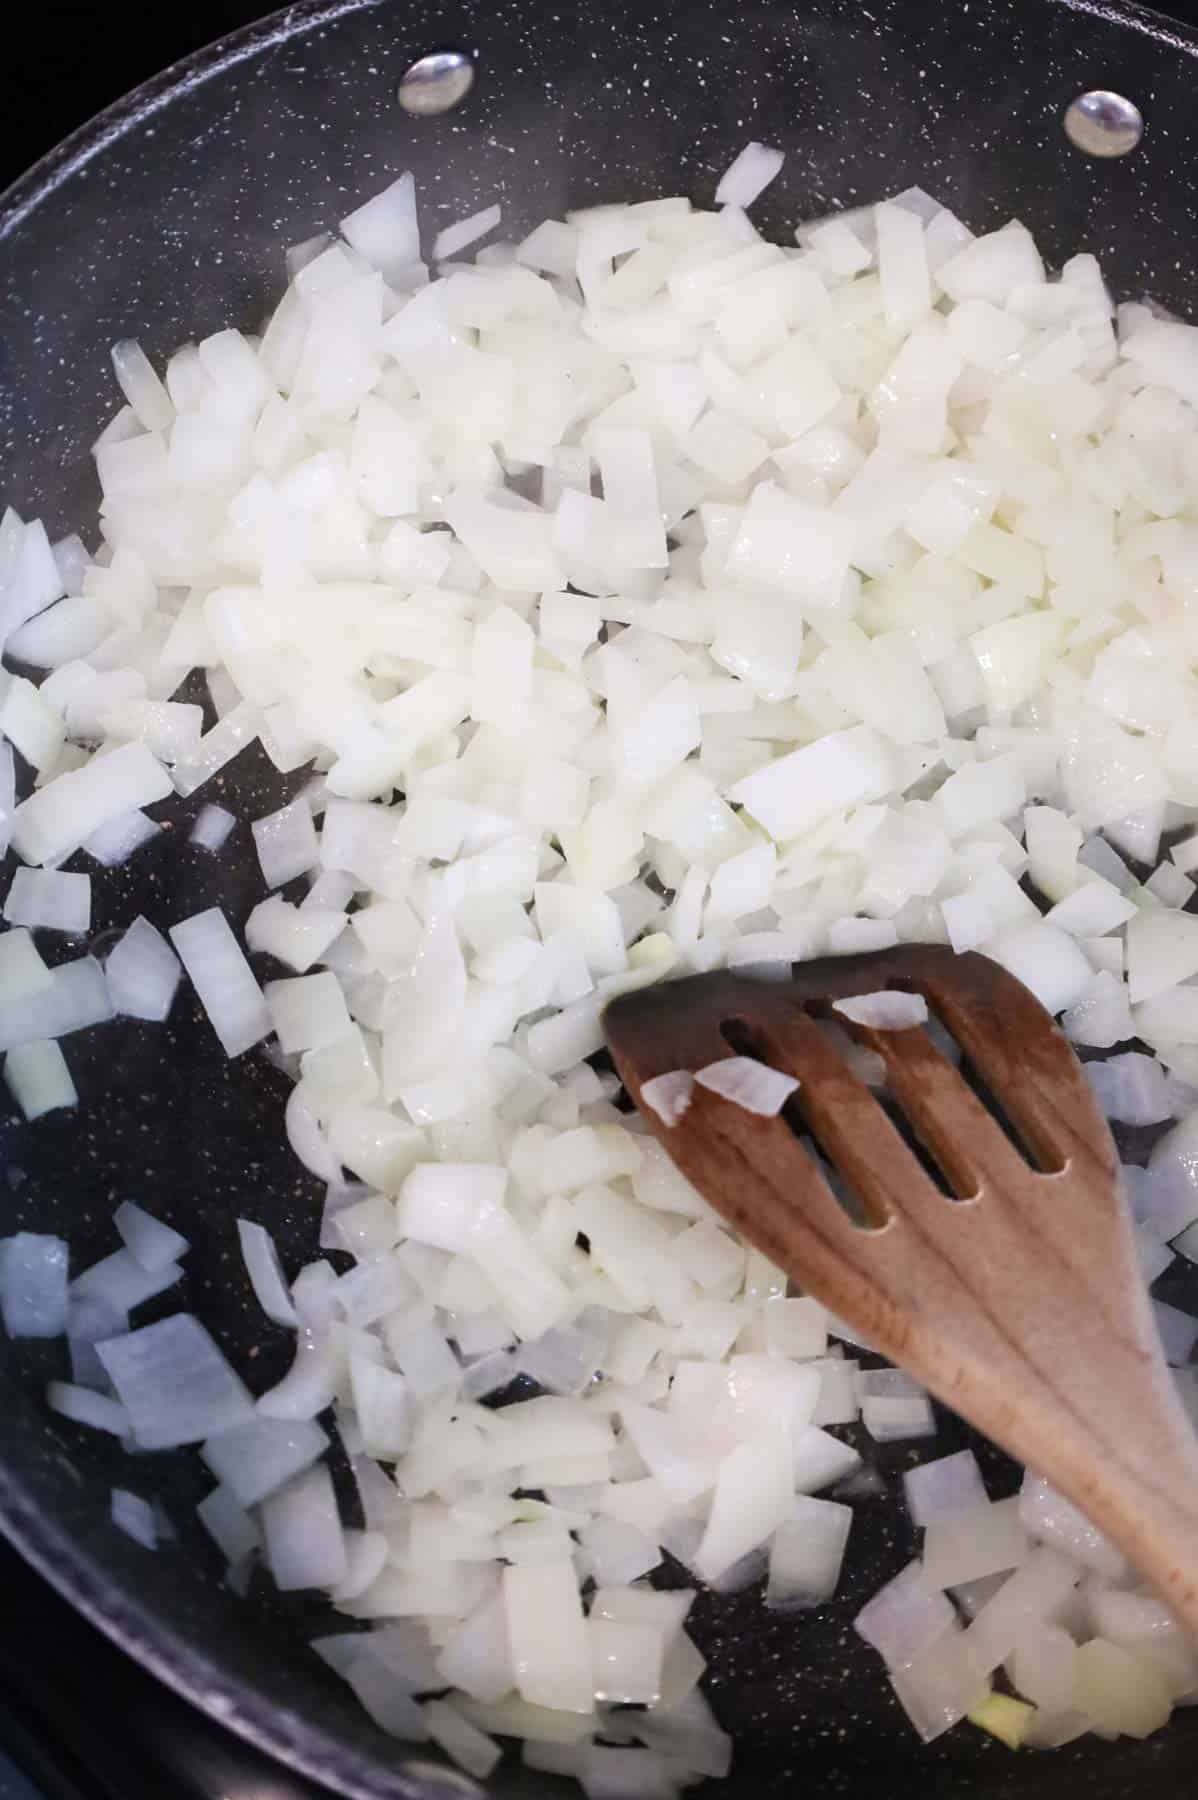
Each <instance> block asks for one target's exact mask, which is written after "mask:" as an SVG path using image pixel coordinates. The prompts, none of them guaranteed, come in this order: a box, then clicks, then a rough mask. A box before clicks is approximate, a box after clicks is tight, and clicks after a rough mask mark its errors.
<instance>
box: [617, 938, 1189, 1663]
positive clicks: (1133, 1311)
mask: <svg viewBox="0 0 1198 1800" xmlns="http://www.w3.org/2000/svg"><path fill="white" fill-rule="evenodd" d="M895 988H897V989H902V990H905V991H907V992H909V993H920V994H922V995H923V996H924V997H925V999H926V1001H927V1003H928V1007H929V1010H930V1012H931V1013H932V1014H933V1015H935V1016H936V1017H937V1018H938V1019H939V1020H940V1021H941V1023H942V1024H943V1025H944V1026H946V1027H947V1029H948V1031H949V1032H950V1033H951V1035H952V1037H953V1038H954V1039H955V1040H956V1042H957V1044H958V1045H959V1046H960V1048H961V1049H962V1050H963V1051H964V1054H965V1057H966V1058H967V1059H968V1062H969V1063H970V1064H972V1066H973V1069H974V1070H975V1071H976V1072H977V1074H978V1076H979V1077H980V1082H981V1084H984V1087H985V1089H986V1090H987V1091H988V1093H989V1094H990V1095H991V1096H993V1097H994V1099H995V1100H996V1101H997V1103H998V1107H999V1108H1000V1109H1001V1112H1002V1113H1003V1114H1004V1115H1005V1117H1006V1118H1007V1120H1008V1121H1010V1122H1011V1124H1012V1125H1013V1127H1014V1131H1015V1133H1016V1134H1017V1135H1018V1137H1019V1139H1020V1140H1021V1141H1022V1143H1023V1144H1024V1145H1026V1146H1027V1149H1028V1152H1030V1160H1029V1156H1028V1155H1025V1154H1024V1153H1023V1152H1022V1151H1021V1149H1020V1148H1019V1147H1018V1146H1017V1145H1016V1143H1015V1142H1014V1141H1013V1139H1012V1136H1011V1135H1008V1133H1007V1132H1006V1131H1004V1129H1003V1127H1002V1125H1001V1124H1000V1123H998V1121H997V1119H996V1117H995V1116H994V1115H993V1114H992V1113H991V1112H990V1111H989V1110H988V1109H987V1106H986V1105H985V1104H983V1101H982V1100H981V1099H980V1098H979V1096H978V1093H977V1092H975V1090H974V1088H973V1087H972V1086H970V1085H969V1084H968V1083H967V1081H966V1080H965V1078H964V1077H963V1075H962V1073H961V1072H960V1070H959V1069H958V1068H957V1066H956V1065H955V1064H954V1063H953V1061H952V1060H951V1059H950V1058H949V1057H948V1056H946V1055H944V1054H943V1053H942V1052H941V1051H940V1050H939V1049H938V1048H937V1047H936V1044H935V1043H934V1042H933V1041H932V1038H931V1037H930V1036H929V1034H928V1032H927V1031H926V1030H925V1029H923V1028H922V1027H915V1028H909V1029H906V1030H899V1031H893V1030H891V1031H884V1030H877V1029H870V1028H866V1027H862V1026H859V1025H853V1024H851V1023H850V1022H849V1021H848V1020H847V1019H845V1018H843V1017H842V1016H841V1015H839V1014H838V1013H836V1012H834V1011H833V1010H832V1003H833V1002H834V1001H836V1000H840V999H844V998H846V997H849V996H852V995H856V994H867V993H873V992H876V991H877V990H879V989H895ZM821 1019H822V1020H825V1021H826V1020H832V1021H834V1022H835V1023H836V1024H837V1025H840V1026H842V1027H843V1028H844V1029H845V1030H847V1031H848V1032H849V1033H851V1035H852V1037H853V1038H854V1039H855V1040H856V1041H857V1043H859V1044H861V1045H864V1046H866V1047H867V1048H868V1049H870V1050H873V1051H876V1052H877V1053H878V1055H879V1056H881V1057H882V1058H883V1059H884V1060H885V1064H886V1089H885V1092H886V1097H887V1100H888V1101H889V1102H890V1103H892V1104H894V1105H896V1106H897V1108H898V1109H899V1111H900V1113H901V1114H902V1115H903V1116H904V1117H905V1119H906V1121H907V1125H908V1127H909V1129H910V1131H911V1132H912V1134H913V1138H914V1139H915V1140H916V1141H917V1142H918V1144H919V1145H920V1146H922V1148H923V1151H924V1153H925V1155H926V1157H927V1158H928V1159H930V1161H931V1163H932V1164H933V1165H934V1166H935V1167H936V1168H937V1169H939V1171H940V1172H941V1174H942V1176H943V1178H944V1182H945V1184H946V1186H947V1188H948V1189H949V1190H950V1191H951V1195H955V1196H957V1198H956V1199H955V1200H954V1199H953V1198H951V1197H950V1194H949V1193H946V1192H944V1191H942V1188H941V1186H940V1185H939V1184H938V1183H937V1181H936V1180H935V1179H934V1178H933V1175H932V1174H930V1173H929V1171H928V1168H927V1167H925V1163H924V1161H923V1160H922V1159H921V1157H920V1156H919V1155H917V1154H916V1153H915V1151H913V1149H912V1148H910V1147H909V1144H908V1142H907V1141H906V1140H905V1137H904V1135H903V1133H902V1132H901V1131H900V1130H899V1129H897V1128H896V1125H895V1124H894V1123H893V1122H892V1120H891V1118H890V1117H889V1116H888V1114H887V1111H886V1110H884V1108H883V1106H882V1105H881V1104H880V1103H879V1099H878V1098H877V1096H876V1095H875V1093H874V1092H873V1091H872V1090H871V1088H870V1087H868V1086H867V1085H866V1084H865V1083H864V1082H863V1081H862V1080H860V1079H859V1078H858V1076H857V1075H856V1074H854V1073H853V1071H852V1070H851V1069H850V1068H849V1067H848V1065H847V1063H846V1061H845V1059H844V1057H843V1056H842V1055H841V1053H840V1052H839V1051H838V1049H837V1047H836V1042H835V1036H834V1034H831V1033H829V1032H828V1031H827V1030H826V1029H825V1028H824V1026H822V1025H821V1023H820V1021H821ZM605 1025H606V1030H607V1039H608V1043H609V1045H610V1047H611V1051H612V1055H613V1056H614V1058H615V1062H616V1067H617V1069H618V1071H619V1074H620V1077H621V1079H622V1080H623V1082H624V1084H625V1086H626V1087H627V1089H628V1092H629V1094H630V1095H631V1096H632V1098H633V1099H634V1100H635V1101H636V1102H637V1104H638V1106H641V1108H642V1111H643V1112H644V1114H645V1117H646V1118H647V1119H648V1121H649V1123H650V1125H651V1126H652V1127H653V1130H654V1132H655V1133H656V1135H657V1137H658V1138H659V1140H660V1141H661V1143H662V1144H663V1145H664V1146H665V1148H666V1150H667V1151H668V1152H669V1154H670V1156H671V1157H672V1158H673V1160H674V1162H675V1163H676V1164H677V1165H678V1167H679V1168H680V1169H681V1170H682V1171H683V1173H684V1174H685V1175H687V1176H688V1177H689V1179H690V1180H691V1181H692V1182H693V1183H694V1185H695V1186H696V1187H697V1188H698V1189H699V1191H700V1193H701V1194H703V1195H704V1197H705V1198H706V1199H707V1200H708V1201H709V1202H710V1203H711V1205H712V1206H713V1207H715V1209H716V1210H717V1211H718V1212H720V1213H722V1214H723V1216H724V1217H725V1218H726V1219H727V1220H728V1221H729V1222H730V1223H731V1224H733V1225H735V1227H736V1229H737V1230H738V1231H739V1232H740V1233H741V1234H742V1235H743V1236H744V1237H746V1238H747V1239H748V1240H749V1242H750V1243H752V1244H755V1245H756V1246H757V1248H758V1249H760V1250H761V1251H763V1252H764V1253H765V1255H766V1256H768V1257H769V1258H770V1260H771V1261H772V1262H774V1263H776V1264H777V1265H778V1266H779V1267H780V1268H782V1269H784V1270H785V1271H786V1272H787V1273H788V1274H789V1275H792V1276H794V1277H795V1279H796V1280H797V1281H799V1282H800V1283H801V1284H802V1286H803V1288H804V1289H805V1290H806V1291H807V1292H809V1293H811V1294H813V1295H814V1296H815V1297H816V1298H817V1299H819V1300H821V1301H822V1302H823V1303H824V1304H825V1305H827V1306H828V1307H830V1308H831V1309H832V1310H833V1311H834V1312H836V1313H839V1314H840V1315H841V1317H842V1318H843V1319H844V1320H845V1321H846V1323H848V1324H850V1325H851V1326H854V1327H856V1328H858V1329H859V1330H860V1331H861V1332H863V1333H864V1334H865V1336H866V1337H867V1338H868V1339H869V1340H870V1341H871V1342H872V1343H873V1344H875V1345H876V1346H877V1347H878V1349H879V1350H880V1351H881V1352H882V1353H883V1355H885V1356H888V1357H890V1358H891V1359H892V1360H893V1361H895V1362H897V1363H900V1364H901V1365H902V1366H903V1367H904V1368H905V1369H907V1370H909V1371H910V1372H911V1373H912V1374H913V1375H914V1376H916V1377H917V1378H918V1379H919V1380H920V1381H921V1382H923V1383H924V1384H925V1386H926V1387H928V1388H929V1389H930V1390H931V1392H932V1393H934V1394H936V1395H937V1396H938V1397H939V1398H940V1399H941V1400H943V1401H945V1402H946V1403H947V1404H948V1405H949V1406H951V1407H952V1408H953V1409H954V1410H955V1411H957V1412H959V1413H962V1414H963V1415H964V1416H965V1417H966V1418H967V1419H969V1420H971V1421H972V1423H973V1424H974V1425H976V1426H977V1427H978V1429H979V1430H981V1431H983V1432H985V1433H986V1434H987V1436H989V1437H991V1438H993V1439H994V1440H995V1441H996V1442H997V1443H999V1444H1002V1445H1004V1446H1005V1447H1006V1449H1008V1450H1009V1451H1010V1452H1011V1453H1012V1455H1014V1456H1016V1457H1018V1459H1019V1460H1020V1461H1021V1462H1024V1463H1026V1464H1028V1465H1029V1466H1030V1467H1031V1468H1033V1469H1034V1470H1036V1471H1037V1472H1038V1473H1039V1474H1041V1475H1043V1476H1046V1477H1047V1479H1048V1480H1049V1481H1050V1482H1051V1483H1052V1485H1053V1486H1054V1487H1056V1488H1058V1489H1059V1490H1060V1491H1061V1492H1062V1493H1064V1494H1065V1495H1067V1496H1068V1498H1069V1499H1071V1500H1072V1501H1073V1502H1074V1504H1075V1505H1077V1506H1079V1507H1081V1508H1082V1510H1083V1511H1084V1512H1085V1513H1086V1514H1087V1515H1088V1516H1089V1518H1090V1519H1091V1520H1092V1521H1093V1522H1094V1523H1095V1524H1096V1525H1098V1526H1099V1527H1100V1528H1101V1529H1102V1530H1103V1531H1105V1532H1106V1533H1107V1534H1108V1535H1109V1536H1110V1537H1111V1538H1112V1539H1113V1540H1114V1541H1115V1543H1116V1544H1118V1545H1119V1547H1120V1548H1121V1549H1122V1550H1123V1551H1124V1553H1125V1554H1126V1555H1127V1556H1128V1557H1129V1558H1130V1559H1131V1561H1132V1562H1133V1563H1134V1564H1135V1565H1136V1567H1137V1568H1138V1569H1140V1570H1141V1571H1142V1573H1143V1574H1144V1576H1145V1577H1146V1578H1147V1579H1148V1580H1149V1581H1150V1582H1151V1583H1152V1584H1153V1585H1154V1586H1155V1587H1156V1588H1157V1589H1158V1591H1159V1592H1160V1594H1161V1596H1162V1598H1163V1599H1164V1600H1166V1601H1167V1603H1168V1604H1169V1605H1170V1606H1172V1607H1173V1608H1174V1609H1175V1610H1176V1611H1177V1612H1178V1613H1179V1614H1180V1615H1181V1617H1182V1618H1183V1619H1184V1620H1185V1621H1186V1622H1187V1623H1188V1625H1189V1626H1190V1628H1191V1630H1193V1631H1195V1632H1198V1444H1196V1442H1195V1439H1194V1435H1193V1432H1192V1430H1191V1428H1190V1426H1189V1423H1188V1421H1187V1419H1186V1417H1185V1414H1184V1413H1183V1412H1182V1410H1181V1407H1180V1406H1179V1404H1178V1402H1177V1399H1176V1397H1175V1395H1174V1392H1173V1388H1172V1384H1171V1382H1170V1379H1169V1376H1168V1372H1167V1370H1166V1368H1165V1365H1164V1361H1163V1359H1162V1356H1161V1352H1160V1346H1159V1341H1158V1338H1157V1333H1156V1328H1155V1325H1154V1323H1153V1319H1152V1315H1151V1312H1150V1309H1149V1305H1148V1301H1147V1297H1146V1291H1145V1287H1144V1282H1143V1279H1142V1277H1141V1275H1140V1272H1139V1267H1138V1264H1137V1260H1136V1254H1135V1249H1134V1244H1133V1239H1132V1234H1131V1228H1130V1223H1129V1220H1128V1216H1127V1212H1126V1208H1125V1205H1124V1202H1123V1200H1122V1198H1121V1195H1120V1192H1119V1185H1118V1168H1119V1163H1118V1157H1117V1154H1116V1151H1115V1146H1114V1144H1113V1143H1112V1141H1111V1136H1110V1132H1109V1130H1108V1129H1107V1124H1106V1121H1105V1119H1104V1118H1103V1116H1102V1114H1101V1112H1100V1111H1099V1109H1098V1107H1097V1106H1096V1104H1095V1102H1094V1099H1093V1097H1092V1095H1091V1092H1090V1088H1089V1085H1088V1083H1087V1081H1086V1078H1085V1076H1084V1075H1083V1074H1082V1071H1081V1067H1080V1065H1079V1064H1078V1062H1077V1059H1076V1058H1075V1056H1074V1055H1073V1052H1072V1050H1071V1049H1070V1048H1069V1045H1068V1043H1067V1042H1066V1040H1065V1038H1064V1037H1063V1036H1062V1034H1061V1032H1060V1031H1059V1030H1058V1029H1057V1027H1056V1025H1055V1024H1054V1023H1053V1021H1052V1019H1051V1018H1050V1017H1049V1015H1048V1014H1047V1013H1046V1012H1045V1011H1044V1009H1043V1007H1042V1006H1041V1005H1040V1003H1039V1002H1038V1001H1037V1000H1036V999H1034V998H1033V996H1032V995H1031V994H1029V993H1028V991H1027V989H1026V988H1025V987H1023V986H1022V984H1021V983H1020V982H1018V981H1016V980H1015V979H1014V977H1013V976H1011V975H1009V974H1007V972H1006V971H1005V970H1004V969H1002V968H1000V967H999V966H998V964H996V963H993V962H991V961H990V960H989V959H988V958H986V957H984V956H979V955H975V954H969V955H964V956H958V955H954V954H953V952H952V951H951V950H947V949H944V948H941V947H939V946H911V947H907V948H900V949H896V950H885V951H881V952H878V953H876V954H873V955H869V956H855V957H837V958H829V959H826V960H824V961H819V962H812V963H807V964H802V965H799V966H797V967H796V968H795V970H794V972H793V975H792V978H791V979H790V980H789V981H786V982H783V983H779V984H771V983H765V982H759V981H755V980H751V979H747V978H745V977H743V976H737V975H735V974H732V973H727V974H713V975H698V976H693V977H690V978H687V979H685V980H681V981H676V982H670V983H665V984H663V985H661V986H659V987H654V988H648V989H644V990H642V991H640V992H637V993H632V994H627V995H624V996H623V997H622V998H620V999H618V1000H616V1001H614V1002H613V1003H612V1005H611V1006H609V1007H608V1009H607V1012H606V1015H605ZM736 1054H742V1055H751V1056H753V1057H755V1058H757V1059H758V1060H759V1061H761V1062H765V1063H768V1064H770V1065H771V1066H772V1067H773V1068H775V1069H780V1070H783V1071H785V1072H786V1073H787V1074H790V1075H793V1076H796V1077H797V1078H798V1080H799V1083H800V1086H799V1088H798V1090H797V1092H796V1093H795V1094H794V1095H793V1097H792V1099H791V1100H790V1101H789V1102H788V1103H787V1106H786V1108H785V1110H784V1113H783V1114H782V1115H780V1116H778V1117H774V1118H762V1117H760V1116H758V1115H755V1114H753V1113H750V1112H747V1111H746V1110H744V1109H743V1108H742V1107H740V1106H738V1105H736V1104H735V1103H733V1102H732V1101H731V1100H728V1099H725V1098H722V1097H721V1096H720V1095H719V1094H717V1093H714V1092H712V1091H710V1090H709V1089H707V1088H706V1087H703V1086H700V1085H698V1084H696V1085H695V1087H694V1089H693V1093H692V1099H691V1103H690V1106H689V1108H688V1110H687V1111H686V1113H685V1114H684V1116H683V1117H682V1118H681V1119H680V1120H679V1122H678V1123H677V1124H675V1125H673V1126H667V1125H666V1124H665V1122H664V1121H663V1119H662V1118H661V1117H660V1116H659V1115H658V1114H657V1113H655V1112H654V1111H653V1110H652V1108H651V1107H649V1106H647V1105H645V1104H643V1102H642V1090H643V1087H644V1084H645V1082H647V1081H648V1080H649V1079H650V1078H651V1077H653V1076H656V1075H662V1074H665V1073H668V1072H669V1071H671V1070H675V1069H685V1070H690V1071H692V1072H694V1071H697V1070H700V1069H702V1068H704V1067H706V1065H708V1064H709V1063H713V1062H716V1061H719V1060H721V1059H723V1058H725V1057H729V1056H733V1055H736ZM802 1133H809V1134H810V1136H811V1138H813V1139H814V1141H815V1142H816V1143H817V1144H818V1146H819V1148H820V1150H821V1151H822V1153H823V1156H824V1157H826V1158H827V1160H828V1162H829V1163H830V1164H831V1165H832V1166H833V1167H834V1168H835V1169H836V1170H838V1171H839V1172H840V1175H841V1176H842V1177H843V1179H844V1180H845V1181H846V1182H847V1183H848V1185H849V1186H850V1187H851V1189H852V1190H854V1191H855V1194H856V1196H857V1197H858V1198H859V1200H860V1202H861V1205H862V1208H863V1210H864V1214H865V1220H864V1222H863V1223H856V1222H854V1220H853V1218H852V1217H850V1215H849V1213H848V1212H847V1211H846V1210H845V1208H844V1206H842V1204H841V1201H840V1200H839V1199H838V1198H837V1195H836V1193H835V1192H834V1191H833V1189H832V1187H831V1186H830V1185H829V1183H828V1181H827V1179H825V1176H824V1173H823V1172H822V1171H821V1168H820V1166H819V1164H818V1162H817V1161H816V1160H815V1159H814V1158H813V1157H812V1156H811V1155H810V1154H809V1153H808V1151H807V1149H805V1148H804V1146H803V1144H802V1143H801V1142H800V1134H802Z"/></svg>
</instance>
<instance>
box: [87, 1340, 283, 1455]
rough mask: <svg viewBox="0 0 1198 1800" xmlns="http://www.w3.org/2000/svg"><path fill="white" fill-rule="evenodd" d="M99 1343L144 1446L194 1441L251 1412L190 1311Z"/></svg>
mask: <svg viewBox="0 0 1198 1800" xmlns="http://www.w3.org/2000/svg"><path fill="white" fill-rule="evenodd" d="M96 1350H97V1354H98V1355H99V1358H100V1361H101V1362H102V1363H103V1365H104V1368H105V1369H106V1370H107V1372H108V1375H109V1377H110V1379H111V1381H112V1385H113V1386H114V1387H115V1389H116V1391H117V1396H118V1398H119V1399H120V1401H121V1402H122V1404H123V1405H124V1406H125V1408H126V1409H127V1411H128V1413H129V1417H130V1419H131V1421H132V1424H133V1432H134V1436H135V1437H136V1439H137V1442H138V1443H139V1444H140V1445H141V1446H142V1448H143V1449H146V1450H169V1449H173V1448H174V1447H175V1445H177V1444H198V1443H200V1442H201V1441H202V1440H203V1439H204V1438H208V1437H212V1436H213V1435H214V1434H215V1433H216V1432H218V1431H229V1430H231V1429H232V1428H233V1427H234V1426H235V1425H240V1424H243V1423H246V1422H248V1420H249V1419H250V1418H251V1417H252V1416H253V1404H252V1402H251V1400H250V1396H249V1393H248V1391H247V1389H246V1387H245V1385H244V1383H243V1382H242V1380H241V1378H240V1377H239V1376H238V1375H237V1374H235V1372H234V1371H233V1369H232V1368H230V1366H229V1364H228V1363H227V1362H226V1360H225V1358H224V1357H223V1356H222V1355H221V1353H220V1351H219V1350H218V1349H217V1347H216V1345H215V1344H214V1343H213V1341H212V1339H211V1338H210V1337H209V1335H208V1333H207V1332H206V1331H205V1329H204V1327H203V1326H202V1325H201V1324H200V1322H199V1320H198V1319H194V1318H192V1316H191V1314H190V1313H175V1314H174V1315H173V1316H172V1317H171V1318H169V1319H161V1320H159V1322H158V1323H157V1324H156V1325H145V1326H143V1327H142V1329H141V1330H140V1331H131V1332H129V1333H127V1335H126V1336H124V1337H117V1338H110V1339H109V1340H108V1341H107V1343H103V1344H98V1345H97V1346H96Z"/></svg>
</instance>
